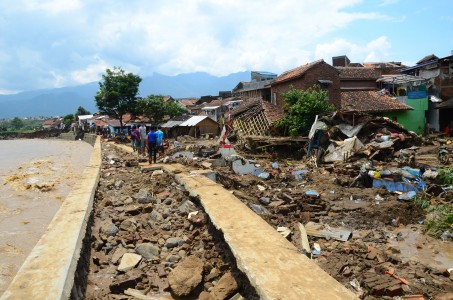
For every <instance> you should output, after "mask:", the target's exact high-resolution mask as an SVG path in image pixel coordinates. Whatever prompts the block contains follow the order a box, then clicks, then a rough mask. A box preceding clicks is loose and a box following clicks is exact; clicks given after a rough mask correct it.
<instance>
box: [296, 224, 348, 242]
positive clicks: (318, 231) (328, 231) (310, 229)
mask: <svg viewBox="0 0 453 300" xmlns="http://www.w3.org/2000/svg"><path fill="white" fill-rule="evenodd" d="M305 230H306V231H307V234H308V235H310V236H316V237H322V238H332V239H335V240H339V241H343V242H346V241H347V240H349V239H350V238H351V236H352V231H351V230H349V229H345V228H331V227H328V226H325V225H322V224H318V223H314V222H308V223H307V224H305Z"/></svg>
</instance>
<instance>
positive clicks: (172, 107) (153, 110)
mask: <svg viewBox="0 0 453 300" xmlns="http://www.w3.org/2000/svg"><path fill="white" fill-rule="evenodd" d="M137 111H138V113H139V114H142V115H143V116H145V117H148V118H149V119H150V120H152V121H153V123H155V124H157V123H160V122H162V120H163V119H164V117H165V116H169V117H170V118H173V117H176V116H180V115H182V114H183V113H184V112H185V111H186V109H185V108H184V107H182V106H181V105H179V104H178V103H176V102H165V101H164V96H161V95H149V96H147V97H145V98H142V99H139V100H138V101H137Z"/></svg>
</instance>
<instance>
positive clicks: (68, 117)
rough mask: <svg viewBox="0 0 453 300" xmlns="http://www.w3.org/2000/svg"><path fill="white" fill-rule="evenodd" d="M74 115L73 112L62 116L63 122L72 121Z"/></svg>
mask: <svg viewBox="0 0 453 300" xmlns="http://www.w3.org/2000/svg"><path fill="white" fill-rule="evenodd" d="M74 120H75V117H74V115H73V114H69V115H66V116H64V117H63V124H65V125H68V124H71V123H72V122H74Z"/></svg>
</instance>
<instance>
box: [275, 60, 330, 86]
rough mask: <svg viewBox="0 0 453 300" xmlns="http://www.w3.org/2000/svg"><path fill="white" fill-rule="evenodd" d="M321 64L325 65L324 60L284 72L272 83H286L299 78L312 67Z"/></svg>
mask: <svg viewBox="0 0 453 300" xmlns="http://www.w3.org/2000/svg"><path fill="white" fill-rule="evenodd" d="M323 63H325V62H324V60H322V59H320V60H317V61H314V62H311V63H308V64H305V65H303V66H300V67H297V68H295V69H292V70H289V71H286V72H284V73H282V74H281V75H280V76H278V77H277V78H275V79H274V81H273V83H279V82H283V81H287V80H290V79H293V78H297V77H300V76H302V75H303V74H304V73H305V72H307V71H308V70H310V69H311V68H313V67H314V66H316V65H319V64H323Z"/></svg>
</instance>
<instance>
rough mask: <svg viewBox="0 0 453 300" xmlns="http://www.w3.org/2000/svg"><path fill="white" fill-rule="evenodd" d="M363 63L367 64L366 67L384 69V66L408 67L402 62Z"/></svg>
mask: <svg viewBox="0 0 453 300" xmlns="http://www.w3.org/2000/svg"><path fill="white" fill-rule="evenodd" d="M363 65H364V66H365V68H373V69H382V68H395V69H401V68H405V67H406V66H404V65H402V64H400V63H395V62H366V63H363Z"/></svg>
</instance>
